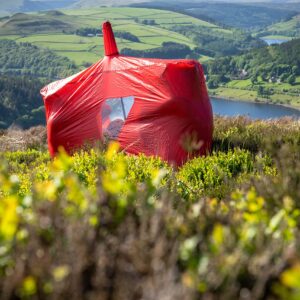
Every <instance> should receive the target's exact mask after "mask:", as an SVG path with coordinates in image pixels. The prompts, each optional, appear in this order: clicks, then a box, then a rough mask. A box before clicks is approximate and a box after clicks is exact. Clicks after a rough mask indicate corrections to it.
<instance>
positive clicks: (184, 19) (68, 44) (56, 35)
mask: <svg viewBox="0 0 300 300" xmlns="http://www.w3.org/2000/svg"><path fill="white" fill-rule="evenodd" d="M62 12H63V15H59V16H53V15H49V14H47V13H32V14H26V15H20V16H18V17H15V18H13V19H10V20H9V22H8V23H6V24H2V25H0V39H14V40H16V41H18V42H30V43H32V44H34V45H37V46H39V47H44V48H49V49H51V50H53V51H55V52H56V53H57V54H60V55H63V56H66V57H68V58H70V59H72V60H74V61H75V62H76V63H77V64H79V65H81V64H82V63H84V62H90V63H94V62H96V61H97V60H98V59H99V58H100V57H101V56H103V47H102V46H103V41H102V38H101V37H91V38H87V37H80V36H76V35H74V34H63V33H62V30H66V32H68V31H74V30H76V28H80V27H98V28H101V24H102V23H103V22H104V21H106V20H109V21H110V22H111V23H112V25H113V29H114V30H124V31H129V32H131V33H132V34H134V35H136V36H137V37H138V38H139V39H140V41H141V42H140V43H132V42H130V41H127V40H123V39H122V40H121V39H117V43H118V47H119V49H123V48H132V49H136V50H146V49H151V48H156V47H159V46H161V44H162V43H163V42H176V43H181V44H186V45H188V46H189V47H191V48H194V47H195V46H196V45H195V44H194V43H193V42H192V41H191V40H190V39H189V38H187V37H186V36H184V35H182V34H180V33H176V32H173V31H171V30H170V29H171V27H172V26H174V25H180V24H182V25H188V24H194V25H198V26H202V27H204V28H209V29H210V30H214V31H216V32H217V33H218V34H230V33H231V31H230V30H227V29H222V28H220V27H218V26H216V25H215V24H211V23H209V22H206V21H202V20H199V19H196V18H193V17H189V16H186V15H183V14H180V13H175V12H167V11H164V10H157V9H144V8H129V7H124V8H107V7H106V8H97V9H77V10H62ZM137 19H138V20H137ZM148 19H151V20H155V22H156V23H157V24H158V25H155V26H148V25H144V24H142V21H143V20H148ZM34 21H37V22H42V23H41V24H42V25H40V26H38V25H31V24H32V22H34ZM49 22H54V23H55V22H58V23H57V24H56V26H52V25H49ZM59 22H60V23H59ZM28 24H29V25H28ZM208 59H210V58H209V57H207V56H203V57H201V61H202V62H203V61H207V60H208Z"/></svg>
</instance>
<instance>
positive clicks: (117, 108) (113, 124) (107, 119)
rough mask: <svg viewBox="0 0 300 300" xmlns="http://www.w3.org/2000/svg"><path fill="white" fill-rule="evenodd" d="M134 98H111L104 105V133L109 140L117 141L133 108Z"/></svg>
mask: <svg viewBox="0 0 300 300" xmlns="http://www.w3.org/2000/svg"><path fill="white" fill-rule="evenodd" d="M133 103H134V97H133V96H129V97H120V98H110V99H107V100H105V102H104V103H103V105H102V132H103V135H104V137H106V138H108V139H114V140H115V139H117V138H118V136H119V133H120V131H121V128H122V127H123V124H124V122H125V120H126V119H127V117H128V115H129V112H130V110H131V108H132V106H133Z"/></svg>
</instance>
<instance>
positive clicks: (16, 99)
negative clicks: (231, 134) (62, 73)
mask: <svg viewBox="0 0 300 300" xmlns="http://www.w3.org/2000/svg"><path fill="white" fill-rule="evenodd" d="M44 84H45V82H42V81H40V80H38V79H37V78H30V77H21V76H18V77H15V76H3V75H0V129H5V128H7V127H9V126H11V125H17V126H20V127H22V128H29V127H31V126H36V125H40V124H45V110H44V105H43V102H42V99H41V96H40V93H39V91H40V89H41V88H42V87H43V85H44Z"/></svg>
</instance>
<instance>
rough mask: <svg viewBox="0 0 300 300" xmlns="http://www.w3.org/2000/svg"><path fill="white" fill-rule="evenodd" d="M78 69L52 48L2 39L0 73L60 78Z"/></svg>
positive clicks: (0, 42) (0, 45) (0, 43)
mask: <svg viewBox="0 0 300 300" xmlns="http://www.w3.org/2000/svg"><path fill="white" fill-rule="evenodd" d="M77 71H78V68H77V66H76V65H75V64H74V63H73V62H72V61H70V60H69V59H68V58H66V57H62V56H59V55H57V54H55V53H54V52H53V51H51V50H48V49H42V48H39V47H37V46H35V45H32V44H30V43H17V42H15V41H11V40H0V74H6V75H18V76H19V75H22V76H33V77H41V78H49V79H59V78H63V77H66V76H68V75H71V74H73V73H75V72H77Z"/></svg>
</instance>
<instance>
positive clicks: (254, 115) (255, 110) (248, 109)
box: [210, 97, 300, 119]
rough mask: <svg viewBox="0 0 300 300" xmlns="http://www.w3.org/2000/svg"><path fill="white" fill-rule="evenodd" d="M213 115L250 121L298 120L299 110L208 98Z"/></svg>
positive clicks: (299, 116) (273, 105)
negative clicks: (242, 118)
mask: <svg viewBox="0 0 300 300" xmlns="http://www.w3.org/2000/svg"><path fill="white" fill-rule="evenodd" d="M210 100H211V103H212V107H213V112H214V114H218V115H222V116H237V115H245V116H248V117H250V118H251V119H276V118H281V117H287V116H288V117H294V118H299V119H300V110H297V109H293V108H289V107H284V106H281V105H275V104H264V103H255V102H243V101H233V100H226V99H216V98H214V97H211V98H210Z"/></svg>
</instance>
